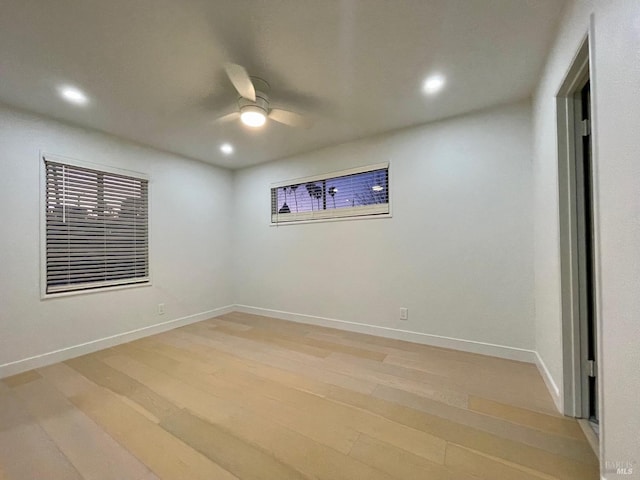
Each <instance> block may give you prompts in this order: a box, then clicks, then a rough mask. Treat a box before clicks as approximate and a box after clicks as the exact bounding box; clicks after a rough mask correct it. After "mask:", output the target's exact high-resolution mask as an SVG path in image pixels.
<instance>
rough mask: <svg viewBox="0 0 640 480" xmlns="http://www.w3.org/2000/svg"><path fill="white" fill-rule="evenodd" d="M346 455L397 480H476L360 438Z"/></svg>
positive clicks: (392, 446)
mask: <svg viewBox="0 0 640 480" xmlns="http://www.w3.org/2000/svg"><path fill="white" fill-rule="evenodd" d="M349 455H350V456H352V457H354V458H357V459H359V460H360V461H362V462H363V463H367V464H369V465H372V466H374V467H376V468H377V469H379V470H381V471H383V472H386V473H388V474H389V475H391V476H393V477H394V478H398V479H400V480H415V479H416V478H428V479H430V480H477V479H478V477H475V476H472V475H470V474H466V473H464V472H461V471H453V470H451V469H449V468H447V467H446V466H444V465H440V464H437V463H433V462H429V461H428V460H426V459H424V458H423V457H420V456H418V455H414V454H412V453H410V452H408V451H406V450H403V449H401V448H398V447H396V446H394V445H391V444H389V443H386V442H383V441H380V440H376V439H375V438H372V437H369V436H368V435H364V434H362V435H360V437H359V438H358V440H357V441H356V443H355V445H354V446H353V449H352V450H351V453H349ZM418 472H419V473H418Z"/></svg>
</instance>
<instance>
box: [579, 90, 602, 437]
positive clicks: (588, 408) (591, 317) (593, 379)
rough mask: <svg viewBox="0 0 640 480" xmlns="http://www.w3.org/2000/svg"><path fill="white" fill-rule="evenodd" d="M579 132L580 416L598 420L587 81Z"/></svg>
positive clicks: (589, 116) (596, 421)
mask: <svg viewBox="0 0 640 480" xmlns="http://www.w3.org/2000/svg"><path fill="white" fill-rule="evenodd" d="M579 95H580V102H579V103H578V105H579V106H580V116H579V117H578V118H580V127H581V128H580V129H581V132H580V135H579V136H578V137H579V138H580V141H581V144H582V145H581V147H582V148H581V149H580V150H581V153H582V155H581V156H580V157H578V158H576V163H578V165H576V167H577V168H576V174H577V178H576V180H577V181H576V184H577V185H576V186H577V188H576V190H577V194H578V199H577V204H578V205H579V207H578V215H579V218H578V225H579V234H578V243H579V245H578V250H579V252H580V255H579V258H580V260H579V267H578V268H579V271H580V277H581V282H580V285H581V288H580V297H581V299H580V306H581V314H580V316H581V329H584V331H583V334H582V338H583V387H584V389H583V396H584V400H585V404H584V407H585V408H584V411H583V413H584V416H585V417H587V418H589V420H591V421H592V422H593V423H595V424H597V423H598V379H597V375H596V371H597V368H596V365H597V364H596V359H597V333H596V332H597V331H596V308H595V268H594V267H595V265H594V264H595V252H594V250H595V249H594V235H593V231H594V221H593V214H594V212H593V171H592V161H591V160H592V149H591V114H590V112H591V90H590V83H589V81H587V82H586V84H585V85H584V86H583V87H582V89H581V90H580V93H579Z"/></svg>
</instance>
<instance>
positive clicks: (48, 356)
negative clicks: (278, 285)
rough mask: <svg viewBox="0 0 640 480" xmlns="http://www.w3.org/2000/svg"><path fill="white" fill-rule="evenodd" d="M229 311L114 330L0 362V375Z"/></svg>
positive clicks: (226, 308) (227, 308)
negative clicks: (94, 337)
mask: <svg viewBox="0 0 640 480" xmlns="http://www.w3.org/2000/svg"><path fill="white" fill-rule="evenodd" d="M232 311H233V305H228V306H226V307H221V308H216V309H213V310H209V311H206V312H201V313H196V314H194V315H188V316H186V317H182V318H176V319H174V320H169V321H167V322H162V323H156V324H155V325H149V326H148V327H142V328H138V329H136V330H131V331H129V332H124V333H118V334H116V335H112V336H110V337H105V338H100V339H98V340H92V341H90V342H86V343H82V344H80V345H74V346H72V347H67V348H62V349H60V350H55V351H53V352H48V353H43V354H41V355H36V356H33V357H29V358H24V359H22V360H17V361H15V362H9V363H5V364H3V365H0V378H4V377H9V376H11V375H16V374H18V373H22V372H26V371H27V370H31V369H33V368H39V367H44V366H46V365H51V364H54V363H58V362H63V361H65V360H69V359H70V358H74V357H78V356H80V355H86V354H87V353H92V352H96V351H98V350H102V349H105V348H109V347H113V346H114V345H120V344H122V343H127V342H131V341H132V340H137V339H138V338H142V337H148V336H149V335H155V334H157V333H162V332H166V331H167V330H172V329H174V328H178V327H182V326H184V325H189V324H191V323H196V322H201V321H203V320H207V319H208V318H213V317H218V316H220V315H224V314H225V313H230V312H232Z"/></svg>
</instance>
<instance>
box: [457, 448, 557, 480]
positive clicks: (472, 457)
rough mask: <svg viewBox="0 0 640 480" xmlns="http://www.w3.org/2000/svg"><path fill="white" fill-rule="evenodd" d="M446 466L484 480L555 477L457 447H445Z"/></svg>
mask: <svg viewBox="0 0 640 480" xmlns="http://www.w3.org/2000/svg"><path fill="white" fill-rule="evenodd" d="M446 465H447V466H448V467H451V468H453V469H456V470H461V471H464V472H473V473H474V474H475V475H477V476H479V477H480V478H482V479H485V480H494V479H496V478H499V479H501V480H555V479H556V477H553V476H550V475H546V474H544V473H541V472H536V471H534V470H533V469H529V468H526V467H523V466H522V465H518V464H514V463H511V462H506V461H504V460H502V459H499V458H496V457H491V456H489V455H483V454H481V453H480V452H477V451H473V450H471V449H468V448H464V447H461V446H459V445H454V444H448V445H447V457H446Z"/></svg>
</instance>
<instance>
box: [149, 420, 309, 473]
mask: <svg viewBox="0 0 640 480" xmlns="http://www.w3.org/2000/svg"><path fill="white" fill-rule="evenodd" d="M161 426H162V427H163V428H164V429H165V430H167V431H168V432H171V433H172V434H173V435H174V436H175V437H176V438H179V439H181V440H182V441H183V442H185V443H186V444H188V445H191V446H192V447H193V448H194V449H195V450H197V451H199V452H200V453H202V454H203V455H205V456H207V457H208V458H210V459H211V460H213V461H214V462H216V463H218V464H219V465H221V466H222V467H223V468H225V469H226V470H228V471H229V472H231V473H233V474H234V475H236V476H237V477H238V478H241V479H242V480H262V479H264V478H274V479H275V478H277V479H278V480H300V479H304V478H306V476H305V475H303V474H302V473H300V472H298V471H297V470H296V469H294V468H292V467H291V466H289V465H287V464H285V463H283V462H281V461H279V460H278V459H277V458H274V457H273V456H272V455H270V454H269V452H268V451H264V450H262V449H260V448H258V447H256V446H254V445H251V444H249V443H247V442H244V441H242V440H241V439H240V438H238V437H236V436H235V435H232V434H231V433H230V432H228V431H226V430H224V429H222V428H220V427H219V426H216V425H214V424H212V423H209V422H207V421H205V420H203V419H201V418H199V417H197V416H195V415H193V414H191V413H189V412H188V411H187V410H180V411H178V412H176V413H174V414H173V415H171V416H170V417H167V418H165V419H164V420H163V421H162V423H161Z"/></svg>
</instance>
